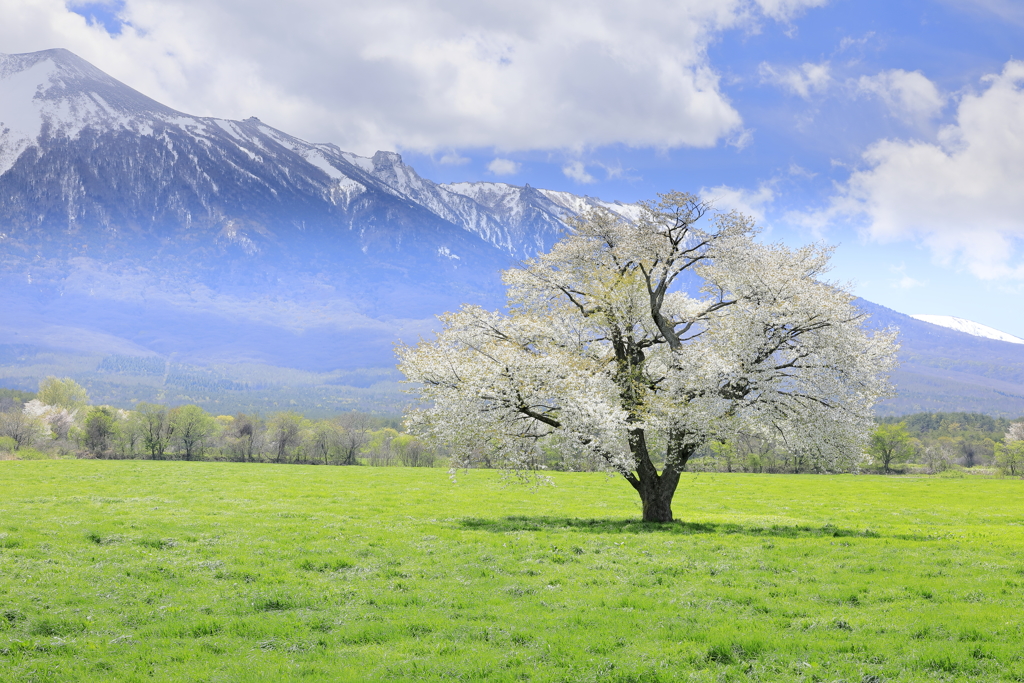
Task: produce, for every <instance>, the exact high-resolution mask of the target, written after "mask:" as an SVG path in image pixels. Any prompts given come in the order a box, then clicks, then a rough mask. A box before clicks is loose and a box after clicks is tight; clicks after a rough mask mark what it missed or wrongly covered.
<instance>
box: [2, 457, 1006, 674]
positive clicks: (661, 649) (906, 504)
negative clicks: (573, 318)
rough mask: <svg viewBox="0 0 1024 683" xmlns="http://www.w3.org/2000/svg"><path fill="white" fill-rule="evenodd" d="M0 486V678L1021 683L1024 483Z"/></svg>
mask: <svg viewBox="0 0 1024 683" xmlns="http://www.w3.org/2000/svg"><path fill="white" fill-rule="evenodd" d="M553 479H554V486H544V487H539V488H528V487H527V488H524V487H522V486H519V485H511V486H503V485H502V482H501V481H500V478H499V475H498V474H497V473H494V472H487V471H473V472H469V473H467V474H462V475H460V477H459V481H458V483H457V484H452V483H451V482H450V481H449V479H448V477H447V474H446V473H445V472H443V471H440V470H424V469H402V468H368V467H351V468H338V467H335V468H326V467H310V466H273V465H237V464H222V463H184V462H132V461H128V462H125V461H120V462H105V461H73V460H64V461H31V462H25V461H5V462H0V681H4V682H5V683H7V682H13V681H75V680H83V681H94V680H95V681H151V680H152V681H176V682H177V681H203V682H212V681H283V680H307V681H348V680H352V681H362V680H389V681H406V680H409V681H411V680H422V681H432V680H465V681H513V680H515V681H527V680H529V681H573V682H575V681H622V682H625V681H638V682H639V681H644V682H653V681H677V680H678V681H690V680H693V681H743V680H760V681H787V680H792V681H797V680H800V681H847V682H849V683H853V682H856V683H868V682H871V681H875V682H877V681H917V680H946V681H953V680H963V681H968V680H970V681H978V680H981V681H1007V680H1011V681H1013V680H1016V681H1024V495H1022V494H1024V482H1022V481H1020V480H1000V479H980V478H979V479H972V478H966V479H938V478H930V479H929V478H896V477H877V476H860V477H858V476H834V477H826V476H783V475H747V474H732V475H714V474H700V475H687V476H686V477H685V478H684V481H683V483H682V485H681V487H680V491H679V493H678V494H677V496H676V503H675V506H674V508H675V512H676V516H677V517H678V518H681V519H683V520H684V521H683V522H681V523H678V524H673V525H666V526H664V527H658V526H646V525H643V524H641V523H639V522H637V521H636V520H637V518H638V517H639V511H638V506H637V504H636V503H635V502H634V494H633V492H632V489H630V488H629V486H628V485H627V484H626V483H625V482H623V481H621V480H617V479H614V478H608V477H606V476H604V475H600V474H596V475H595V474H555V475H554V476H553Z"/></svg>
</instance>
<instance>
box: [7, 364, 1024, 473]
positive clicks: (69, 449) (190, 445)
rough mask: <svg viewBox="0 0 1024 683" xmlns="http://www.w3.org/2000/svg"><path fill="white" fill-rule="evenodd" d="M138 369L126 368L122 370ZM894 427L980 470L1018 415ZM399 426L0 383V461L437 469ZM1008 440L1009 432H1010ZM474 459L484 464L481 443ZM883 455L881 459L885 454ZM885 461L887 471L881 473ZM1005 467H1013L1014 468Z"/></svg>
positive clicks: (742, 438)
mask: <svg viewBox="0 0 1024 683" xmlns="http://www.w3.org/2000/svg"><path fill="white" fill-rule="evenodd" d="M132 370H133V371H138V368H134V367H133V368H132ZM878 424H879V428H878V431H879V432H885V433H886V434H891V433H895V434H896V435H897V437H898V439H897V440H898V441H899V443H898V444H897V445H898V446H899V449H898V452H897V453H896V454H895V455H893V454H890V456H889V458H888V459H887V460H886V462H885V469H886V470H889V471H895V472H906V473H932V474H934V473H941V472H948V473H958V472H991V471H994V470H993V469H992V468H998V467H1000V466H1001V465H1000V463H1001V461H1000V458H999V455H1000V453H1003V452H1006V449H1005V446H1006V445H1007V443H1008V435H1011V432H1013V430H1014V429H1016V430H1018V431H1017V432H1014V433H1019V432H1020V430H1024V418H1021V419H1020V420H1009V419H1006V418H993V417H990V416H988V415H982V414H979V413H916V414H913V415H906V416H903V417H883V418H879V420H878ZM401 430H402V418H401V417H400V416H398V415H390V416H386V415H373V414H369V413H363V412H359V411H343V412H338V413H337V414H335V415H334V416H332V417H328V418H321V419H310V418H307V417H306V416H304V415H303V414H301V413H299V412H297V411H275V412H273V413H269V414H267V415H262V414H260V413H255V412H252V413H246V412H239V413H236V414H234V415H213V414H211V413H209V412H207V411H206V410H205V409H203V408H201V407H200V406H197V405H192V404H187V405H183V406H176V407H169V406H166V405H162V404H157V403H147V402H139V403H137V404H136V406H135V408H134V409H133V410H122V409H118V408H113V407H110V406H97V405H90V404H89V400H88V394H87V392H86V390H85V389H84V388H83V387H82V386H81V385H79V384H77V383H76V382H74V381H73V380H70V379H67V378H65V379H62V380H57V379H56V378H48V379H47V380H46V381H45V382H44V383H43V386H42V387H41V388H40V391H39V392H38V393H34V392H28V391H20V390H16V389H2V388H0V458H21V459H34V458H47V457H89V458H116V459H122V458H132V459H137V458H138V459H163V460H175V459H177V460H225V461H238V462H271V463H294V464H322V465H370V466H390V465H405V466H419V467H435V466H444V467H446V466H447V454H446V453H445V452H444V450H443V449H438V448H435V447H432V446H431V445H430V444H429V443H427V442H426V441H424V440H421V439H420V438H419V437H417V436H414V435H411V434H407V433H404V432H402V431H401ZM1013 438H1019V437H1013V436H1010V440H1012V439H1013ZM475 455H476V457H475V458H474V466H475V467H481V468H489V467H491V466H492V463H491V461H490V458H489V457H488V454H487V451H486V449H484V448H481V449H480V451H479V453H477V454H475ZM571 455H572V454H571V453H568V454H567V453H565V452H563V451H562V449H561V448H560V447H559V446H558V444H549V445H548V446H547V447H545V448H544V449H543V452H542V455H541V456H540V459H539V460H538V463H537V465H538V467H540V468H544V469H550V470H556V471H557V470H571V469H573V468H574V467H576V466H577V464H576V463H577V462H578V461H577V459H575V458H572V457H571ZM890 460H891V461H890ZM881 467H882V464H881V462H880V461H879V460H878V459H877V458H875V457H873V456H872V455H871V451H870V449H869V452H868V453H866V454H854V455H852V456H851V458H850V460H849V461H848V462H845V463H840V464H839V466H838V467H837V468H835V470H834V471H862V472H871V471H876V470H879V469H880V468H881ZM890 467H891V470H890ZM687 469H688V470H690V471H696V472H761V473H801V472H820V471H821V470H820V469H817V468H816V467H815V466H814V465H812V464H811V462H810V459H808V458H806V457H805V456H803V455H801V454H800V453H795V452H792V451H789V450H788V449H787V448H786V447H785V444H781V443H774V442H769V441H766V440H764V439H759V438H756V437H753V436H746V435H736V436H735V437H734V438H731V439H727V440H722V441H715V442H712V443H710V444H709V445H708V446H706V447H705V448H703V449H702V450H701V452H699V453H698V454H697V456H696V457H694V458H693V459H691V461H690V462H689V463H688V465H687ZM1011 473H1012V474H1017V471H1016V470H1014V471H1012V472H1011Z"/></svg>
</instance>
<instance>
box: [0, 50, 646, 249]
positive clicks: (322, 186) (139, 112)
mask: <svg viewBox="0 0 1024 683" xmlns="http://www.w3.org/2000/svg"><path fill="white" fill-rule="evenodd" d="M154 143H155V144H154ZM68 159H78V160H81V161H82V162H84V163H67V160H68ZM97 159H99V160H115V162H114V164H113V167H112V168H104V170H103V171H102V172H101V173H99V174H95V175H97V176H98V177H97V178H93V177H92V175H90V174H92V172H93V169H94V168H95V166H96V162H97ZM45 183H49V185H48V186H45V187H44V184H45ZM8 187H9V188H10V191H9V192H8V191H6V190H7V189H8ZM19 188H20V189H19ZM26 188H27V189H28V191H27V193H26ZM86 188H89V189H88V190H87V189H86ZM33 192H35V194H32V193H33ZM30 195H31V196H30ZM97 198H106V199H107V200H108V202H107V204H104V203H103V202H102V201H99V200H98V199H97ZM129 205H130V206H131V207H132V208H131V209H130V210H128V209H126V208H125V207H128V206H129ZM26 207H32V210H31V211H29V210H28V209H27V208H26ZM596 207H603V208H605V209H608V210H610V211H612V212H614V213H616V214H618V215H620V216H623V217H624V218H626V219H630V220H633V219H635V218H636V217H637V215H638V207H637V206H636V205H629V204H620V203H618V202H615V203H612V202H604V201H601V200H599V199H595V198H592V197H580V196H577V195H573V194H571V193H568V192H556V191H553V190H541V189H537V188H532V187H530V186H529V185H526V186H524V187H518V186H515V185H509V184H506V183H494V182H490V183H487V182H475V183H454V184H450V185H441V184H438V183H434V182H432V181H430V180H428V179H426V178H423V177H421V176H420V175H419V174H417V173H416V171H415V170H414V169H413V168H412V167H410V166H408V165H406V164H405V163H403V161H402V157H401V156H400V155H399V154H397V153H395V152H386V151H381V152H377V153H376V154H374V155H373V156H372V157H363V156H359V155H356V154H352V153H350V152H345V151H342V150H341V149H339V148H338V147H337V146H336V145H333V144H317V143H310V142H307V141H305V140H301V139H299V138H296V137H294V136H291V135H288V134H287V133H285V132H283V131H280V130H277V129H275V128H272V127H270V126H268V125H265V124H263V123H262V122H260V121H259V119H256V118H255V117H254V118H249V119H246V120H244V121H231V120H226V119H219V118H213V117H200V116H190V115H188V114H186V113H183V112H179V111H176V110H174V109H171V108H170V107H167V106H165V105H163V104H160V103H159V102H157V101H155V100H153V99H151V98H149V97H146V96H145V95H143V94H142V93H140V92H138V91H136V90H133V89H132V88H130V87H128V86H127V85H125V84H123V83H121V82H119V81H117V80H115V79H114V78H112V77H110V76H109V75H107V74H105V73H104V72H102V71H100V70H99V69H97V68H96V67H94V66H93V65H92V64H89V63H88V62H86V61H85V60H83V59H81V58H80V57H78V56H76V55H75V54H73V53H71V52H69V51H67V50H64V49H53V50H44V51H41V52H32V53H27V54H2V53H0V223H8V224H18V225H23V226H30V225H32V226H35V227H37V228H38V227H40V226H41V225H42V224H43V223H48V224H50V225H49V227H50V228H58V229H63V230H69V231H72V232H73V231H75V230H78V229H80V228H81V227H82V226H83V225H89V224H98V225H100V226H102V227H103V228H104V229H106V230H108V231H110V232H111V233H112V232H114V231H116V230H117V229H119V228H120V227H121V226H125V225H133V224H136V223H139V222H140V221H141V223H143V224H147V223H154V222H155V221H156V220H157V218H156V217H160V219H161V220H164V221H165V222H170V223H177V224H180V225H182V226H185V227H186V228H187V229H190V230H192V229H195V228H197V227H201V226H202V225H206V226H207V227H210V226H212V227H213V228H215V229H216V230H218V231H219V239H220V241H221V242H225V243H232V244H236V245H237V246H240V247H242V248H243V249H244V250H245V251H246V252H247V253H250V254H254V253H257V252H259V251H261V249H263V248H265V247H266V245H264V246H263V247H261V246H260V244H258V243H257V241H254V235H253V233H254V231H259V230H262V231H263V232H264V233H267V234H269V233H270V232H274V226H278V227H280V225H282V224H286V223H290V222H295V221H296V220H298V222H299V223H302V224H303V225H305V224H306V223H309V224H310V225H328V224H330V225H332V226H334V227H333V228H331V229H335V230H336V229H337V228H339V227H341V228H343V229H347V230H353V231H357V232H358V233H359V234H360V236H361V237H363V238H367V239H372V237H373V235H374V234H376V233H378V232H380V229H381V227H382V226H387V225H391V226H399V225H404V226H405V227H402V228H400V229H399V231H400V232H405V231H406V230H407V228H408V226H410V225H420V226H422V224H424V223H425V222H431V221H434V222H435V225H437V224H438V223H437V221H443V222H444V223H446V224H447V225H448V226H451V227H453V228H459V229H461V230H464V231H466V232H468V233H470V234H471V235H474V236H475V237H476V238H479V239H480V240H483V242H485V243H487V244H489V245H491V246H493V247H496V248H497V249H499V250H501V251H502V252H504V253H505V254H506V255H508V256H511V257H513V258H520V259H521V258H529V257H531V256H533V255H535V254H537V253H538V252H541V251H545V250H547V249H548V248H550V246H551V245H552V244H553V243H554V242H555V241H557V240H558V239H559V238H560V237H561V236H562V235H563V234H564V232H565V229H566V227H567V226H566V219H568V218H570V217H571V216H574V215H577V214H579V213H582V212H584V211H587V210H590V209H593V208H596ZM424 212H427V213H424ZM298 214H301V215H302V216H303V218H302V219H301V220H299V219H297V218H295V216H296V215H298ZM41 216H42V218H41ZM402 216H405V217H406V219H407V220H403V219H402V218H401V217H402ZM147 217H148V218H147ZM58 223H59V224H60V225H57V224H58ZM439 229H441V230H442V232H443V231H444V230H443V228H439ZM268 231H269V232H268ZM449 237H450V235H449ZM396 239H402V237H401V236H399V237H397V238H396ZM440 239H441V240H442V241H444V242H448V241H449V239H448V238H447V237H446V238H440ZM364 246H365V245H364ZM442 246H443V247H444V249H446V250H448V252H449V253H454V252H451V249H450V247H454V242H452V244H447V243H445V244H439V245H436V247H435V248H434V249H430V250H429V251H431V252H436V253H437V254H443V253H445V252H442V251H438V249H440V247H442Z"/></svg>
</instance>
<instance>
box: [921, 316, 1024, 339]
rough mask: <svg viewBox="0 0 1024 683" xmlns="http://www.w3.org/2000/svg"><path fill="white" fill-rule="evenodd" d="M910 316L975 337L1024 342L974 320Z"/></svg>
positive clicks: (951, 317)
mask: <svg viewBox="0 0 1024 683" xmlns="http://www.w3.org/2000/svg"><path fill="white" fill-rule="evenodd" d="M910 317H911V318H914V319H915V320H920V321H922V322H926V323H931V324H932V325H939V326H940V327H948V328H949V329H951V330H956V331H957V332H964V333H966V334H970V335H973V336H975V337H985V338H986V339H996V340H998V341H1004V342H1010V343H1011V344H1024V339H1021V338H1020V337H1014V336H1013V335H1012V334H1007V333H1006V332H1000V331H999V330H997V329H995V328H993V327H989V326H988V325H982V324H981V323H976V322H974V321H972V320H964V319H963V318H954V317H953V316H951V315H912V316H910Z"/></svg>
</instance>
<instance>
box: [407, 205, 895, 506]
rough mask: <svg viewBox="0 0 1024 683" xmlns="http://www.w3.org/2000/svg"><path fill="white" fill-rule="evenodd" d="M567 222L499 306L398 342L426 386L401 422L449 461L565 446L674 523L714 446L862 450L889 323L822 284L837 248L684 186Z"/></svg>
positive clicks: (811, 452)
mask: <svg viewBox="0 0 1024 683" xmlns="http://www.w3.org/2000/svg"><path fill="white" fill-rule="evenodd" d="M572 228H573V230H572V231H571V233H570V234H569V235H568V236H567V237H565V238H564V239H563V240H561V241H560V242H558V243H557V244H556V245H555V246H554V247H553V248H552V249H551V251H550V252H549V253H546V254H541V255H539V256H537V257H536V258H534V259H531V260H529V261H527V262H525V263H524V264H523V265H522V266H521V267H519V268H513V269H511V270H508V271H505V273H504V282H505V284H506V285H507V287H508V311H507V313H501V312H490V311H486V310H484V309H482V308H479V307H477V306H471V305H466V306H463V307H462V309H461V310H459V311H458V312H456V313H446V314H444V315H443V316H441V321H442V323H443V329H442V331H441V332H440V333H439V334H438V335H437V337H436V339H433V340H421V341H420V343H419V344H418V345H416V346H401V347H399V349H398V354H399V358H400V365H399V367H400V369H401V370H402V371H403V372H404V373H405V375H406V377H407V378H408V379H409V380H410V381H412V382H416V383H418V384H419V385H420V386H421V398H422V400H423V407H422V408H420V409H418V410H416V411H414V412H413V413H412V414H411V415H410V418H409V421H410V423H411V425H412V426H413V427H414V428H416V429H418V430H420V431H422V432H423V433H426V434H428V435H430V436H431V437H432V438H434V439H436V440H439V441H441V442H443V443H445V444H446V445H447V446H448V447H449V448H450V450H451V453H452V454H453V467H459V466H463V465H466V464H468V458H469V457H470V455H471V454H472V453H473V452H474V451H476V452H478V451H479V450H480V449H487V450H488V451H490V454H489V455H490V457H491V459H492V462H495V461H497V462H500V463H501V464H502V465H503V466H504V467H506V468H509V469H511V470H520V471H521V470H528V469H532V468H537V467H540V466H541V464H542V462H543V460H542V458H541V457H540V454H541V450H540V449H541V447H542V446H543V445H544V444H545V443H546V442H548V443H556V444H557V445H558V447H560V448H563V449H566V452H571V453H573V454H575V457H578V458H582V459H586V460H589V461H591V462H596V463H597V464H599V465H600V466H602V467H603V468H605V469H607V470H610V471H613V472H616V473H619V474H621V475H622V476H623V477H624V478H625V479H626V481H628V482H629V483H630V484H631V485H632V486H633V488H634V489H636V491H637V493H638V494H639V496H640V499H641V502H642V505H643V519H644V520H646V521H653V522H665V521H671V520H672V498H673V495H674V493H675V490H676V486H677V484H678V482H679V477H680V473H681V472H682V471H683V469H684V468H685V466H686V462H687V460H688V459H689V458H690V457H691V456H692V455H693V454H694V453H695V451H696V450H697V449H698V448H700V446H701V445H702V444H704V443H705V442H707V441H708V440H709V439H723V438H728V436H729V435H732V434H736V433H748V434H757V435H761V436H764V437H766V438H773V439H777V440H784V442H785V443H786V445H787V447H788V448H790V449H792V450H798V451H800V452H802V453H805V454H806V455H808V456H809V457H811V458H814V459H815V460H816V461H817V462H818V463H819V465H820V466H821V467H822V468H823V469H829V468H831V467H834V466H835V464H836V463H837V462H838V461H840V460H842V459H845V458H849V457H850V455H851V454H859V453H860V452H861V450H862V447H863V444H864V442H865V439H866V436H867V434H868V433H869V431H870V428H871V409H872V406H873V404H874V402H875V401H876V400H877V399H878V398H879V397H881V396H884V395H886V394H887V393H889V391H890V385H889V381H888V372H889V370H890V369H891V368H892V367H893V365H894V362H895V351H896V348H897V347H896V343H895V333H893V332H890V331H879V332H874V333H873V334H870V333H868V332H866V331H865V330H864V329H863V322H864V316H863V315H862V314H861V313H860V312H859V311H858V310H857V308H855V307H854V306H853V304H852V301H853V298H854V297H853V296H852V295H851V294H850V293H849V292H848V291H847V290H846V289H844V288H843V287H841V286H839V285H837V284H835V283H830V282H824V281H821V280H819V277H820V276H821V275H822V274H823V273H824V272H825V270H826V267H827V264H828V258H829V255H830V250H829V249H827V248H823V247H821V246H808V247H804V248H801V249H795V250H793V249H789V248H786V247H784V246H781V245H777V244H762V243H759V242H757V241H755V240H754V237H755V235H756V230H755V228H754V226H753V224H752V222H751V220H750V219H749V218H747V217H744V216H742V215H740V214H737V213H729V214H718V215H715V216H713V217H712V216H711V215H710V214H709V206H708V205H707V204H705V203H703V202H702V201H700V200H699V199H697V198H696V197H694V196H692V195H688V194H682V193H675V192H674V193H669V194H666V195H662V196H661V201H660V202H658V203H646V204H643V205H642V208H641V211H640V215H639V216H638V217H637V218H636V219H635V220H632V221H626V220H623V219H621V218H620V217H618V216H615V215H613V214H611V213H609V212H606V211H593V212H590V213H588V214H585V215H583V216H581V217H579V218H578V219H576V220H574V221H572ZM659 469H660V471H659Z"/></svg>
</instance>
